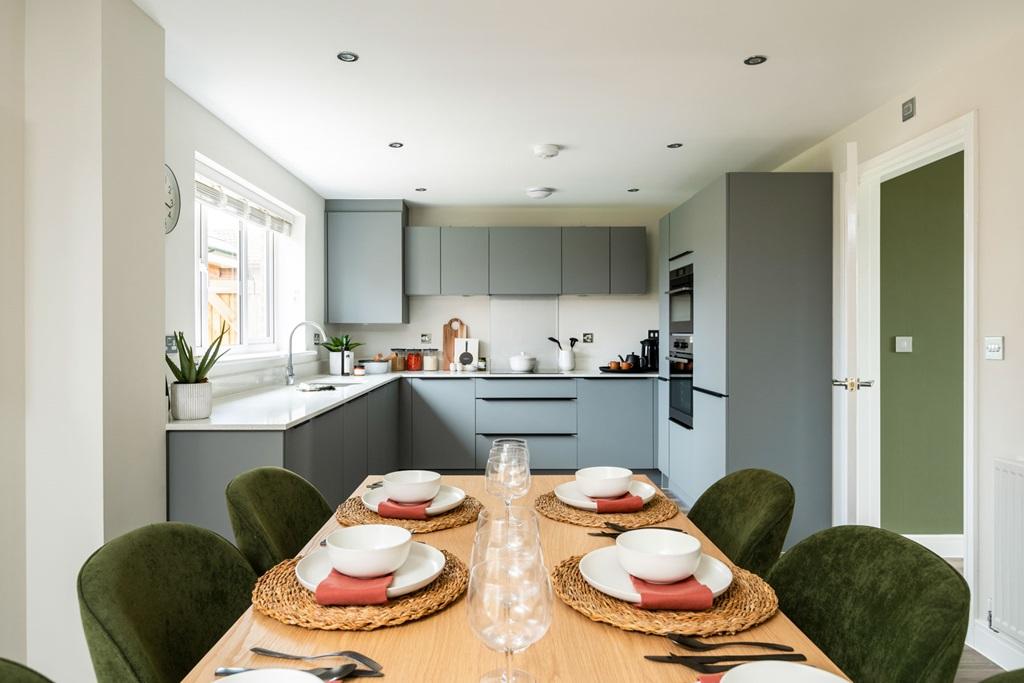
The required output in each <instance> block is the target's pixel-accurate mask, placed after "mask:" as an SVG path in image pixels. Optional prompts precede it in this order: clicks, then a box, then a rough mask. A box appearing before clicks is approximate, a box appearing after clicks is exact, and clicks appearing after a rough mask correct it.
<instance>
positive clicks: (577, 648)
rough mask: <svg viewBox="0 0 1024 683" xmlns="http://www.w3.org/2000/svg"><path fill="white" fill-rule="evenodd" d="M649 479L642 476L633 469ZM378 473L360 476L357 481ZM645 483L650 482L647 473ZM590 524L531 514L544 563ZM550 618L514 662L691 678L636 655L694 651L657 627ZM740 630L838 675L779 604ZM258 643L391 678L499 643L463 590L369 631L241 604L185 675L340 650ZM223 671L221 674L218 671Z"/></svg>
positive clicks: (679, 521) (536, 669)
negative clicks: (265, 652) (423, 612)
mask: <svg viewBox="0 0 1024 683" xmlns="http://www.w3.org/2000/svg"><path fill="white" fill-rule="evenodd" d="M572 478H573V477H572V476H571V475H535V476H534V477H533V482H532V485H531V488H530V493H529V495H528V496H527V497H526V498H524V499H520V500H518V501H516V504H519V505H524V506H530V507H532V506H533V501H534V499H535V498H536V497H537V496H539V495H541V494H543V493H547V492H548V491H551V490H552V489H554V487H555V486H557V485H558V484H561V483H563V482H566V481H570V480H572ZM641 478H642V479H644V480H646V481H648V482H650V480H649V479H646V478H645V477H641ZM379 479H380V475H377V476H372V475H371V476H370V477H368V478H367V479H366V480H365V481H364V482H363V483H362V484H360V486H359V488H358V489H357V490H356V492H355V495H361V494H362V492H363V491H364V490H365V489H364V486H365V485H367V484H369V483H370V482H372V481H377V480H379ZM444 482H445V483H446V484H449V485H451V486H458V487H459V488H461V489H463V490H465V491H466V493H467V494H469V495H471V496H475V497H476V498H477V499H478V500H480V502H481V503H483V505H484V506H486V507H490V508H500V507H501V505H502V502H501V501H500V500H498V499H497V498H494V497H492V496H489V495H488V494H487V493H485V491H484V479H483V477H482V476H480V475H463V476H445V477H444ZM650 483H652V484H653V482H650ZM658 526H672V527H676V528H679V529H683V530H685V531H687V532H688V533H690V534H692V535H694V536H696V537H697V538H699V539H700V540H701V542H702V543H703V548H704V551H705V552H707V553H709V554H711V555H713V556H715V557H717V558H719V559H721V560H723V561H725V562H729V560H728V558H726V557H725V555H723V554H722V552H721V551H720V550H719V549H718V548H717V547H715V545H714V544H713V543H711V542H710V541H709V540H708V539H707V537H705V536H704V534H702V533H701V531H700V529H698V528H697V527H696V526H694V525H693V524H692V523H691V522H690V520H689V519H687V517H686V516H685V515H683V514H682V513H680V514H679V515H676V516H675V517H674V518H673V519H671V520H668V521H667V522H661V523H659V524H658ZM338 528H339V524H338V522H337V521H336V520H335V519H334V517H333V516H332V517H331V519H329V520H327V521H326V523H325V524H324V525H323V527H322V528H321V529H320V530H319V531H318V532H317V534H316V535H315V536H314V537H313V538H311V539H310V540H309V543H308V544H307V545H306V547H305V548H303V550H302V553H300V554H305V553H307V552H309V551H311V550H314V549H316V548H317V547H318V546H319V543H320V540H321V539H323V538H324V537H326V536H327V535H328V534H329V533H331V532H332V531H334V530H335V529H338ZM474 530H475V526H474V525H473V524H467V525H465V526H461V527H458V528H455V529H447V530H444V531H436V532H433V533H429V534H417V535H416V536H415V537H414V538H415V540H418V541H423V542H424V543H428V544H430V545H432V546H434V547H436V548H443V549H445V550H448V551H450V552H451V553H453V554H454V555H456V556H457V557H459V558H461V559H462V560H463V561H464V562H467V563H468V560H469V554H470V549H471V547H472V544H473V535H474ZM591 531H595V529H593V528H588V527H581V526H575V525H572V524H565V523H562V522H556V521H554V520H551V519H548V518H547V517H544V516H543V515H541V516H540V534H541V543H542V545H543V549H544V557H545V558H546V560H547V562H548V565H549V566H548V569H549V570H550V569H551V568H552V567H553V566H554V565H555V564H557V563H558V562H560V561H561V560H563V559H565V558H566V557H569V556H572V555H584V554H586V553H588V552H590V551H591V550H596V549H598V548H602V547H605V546H607V545H608V544H609V543H611V542H612V541H610V540H609V539H607V538H600V537H594V536H588V535H587V534H588V532H591ZM554 603H555V604H554V611H553V615H552V620H551V628H550V629H549V630H548V633H547V635H545V636H544V638H543V639H541V640H540V641H539V642H538V643H536V644H535V645H533V646H531V647H530V648H529V649H528V650H526V651H525V652H521V653H518V654H516V655H515V666H516V668H519V669H525V670H526V671H528V672H530V673H531V674H533V676H534V678H536V680H538V681H543V682H546V683H580V682H581V681H586V682H601V681H623V682H625V681H682V682H687V681H696V680H697V678H698V675H697V674H696V673H695V672H693V671H691V670H690V669H688V668H686V667H684V666H682V665H680V664H663V663H656V662H651V661H648V660H646V659H644V655H664V654H669V653H673V654H700V653H690V652H687V651H685V650H683V649H682V648H680V647H678V646H675V645H674V644H672V643H670V642H669V641H668V640H667V639H666V638H664V637H662V636H655V635H646V634H643V633H636V632H630V631H623V630H620V629H618V628H616V627H614V626H610V625H608V624H603V623H599V622H594V621H591V620H590V619H588V618H587V617H585V616H583V615H582V614H580V613H579V612H576V611H575V610H573V609H572V608H570V607H569V606H568V605H565V604H564V603H563V602H562V601H561V600H559V599H558V597H557V596H556V597H555V599H554ZM730 639H732V640H736V639H739V637H738V636H721V637H719V638H710V639H708V640H714V641H729V640H730ZM742 639H743V640H757V641H769V642H774V643H785V644H787V645H791V646H792V647H794V648H795V649H796V652H799V653H802V654H804V655H806V656H807V663H808V664H810V665H812V666H815V667H818V668H821V669H824V670H826V671H830V672H832V673H835V674H838V675H840V676H841V675H842V672H841V671H840V670H839V668H838V667H836V665H835V664H833V663H832V661H831V660H829V658H828V657H827V656H826V655H825V653H823V652H822V651H821V650H819V649H818V648H817V647H816V646H815V645H814V643H813V642H811V640H810V639H809V638H808V637H807V636H806V635H804V634H803V633H802V632H801V631H800V629H798V628H797V627H796V625H794V624H793V622H792V621H790V620H789V619H788V618H787V617H786V615H785V614H783V613H782V612H778V613H776V614H775V615H774V616H773V617H771V618H770V619H768V620H767V621H765V622H764V623H762V624H760V625H759V626H756V627H754V628H752V629H749V630H748V631H745V632H743V634H742ZM254 646H260V647H264V648H269V649H272V650H277V651H281V652H288V653H293V654H302V655H314V654H319V653H325V652H335V651H338V650H356V651H358V652H362V653H364V654H366V655H368V656H370V657H372V658H373V659H375V660H377V661H378V662H380V663H381V664H382V665H383V670H384V674H385V678H386V680H388V681H392V682H393V683H406V682H409V683H414V682H415V683H424V682H429V683H433V682H442V681H444V682H447V681H453V682H454V681H459V682H462V681H465V682H475V681H477V680H479V678H480V676H482V675H483V674H484V673H486V672H488V671H491V670H493V669H496V668H499V667H502V666H503V665H504V656H503V655H502V654H501V653H498V652H493V651H491V650H489V649H488V648H487V647H486V646H485V645H484V644H483V643H482V642H481V641H479V640H477V639H476V637H475V636H474V635H473V632H472V631H471V630H470V627H469V623H468V620H467V618H466V598H465V595H463V596H462V597H461V598H459V600H458V601H456V602H455V603H454V604H452V605H451V606H449V607H448V608H447V609H445V610H442V611H441V612H439V613H437V614H434V615H431V616H429V617H426V618H424V619H420V620H418V621H412V622H408V623H405V624H402V625H400V626H393V627H389V628H381V629H377V630H373V631H321V630H311V629H305V628H302V627H299V626H289V625H286V624H282V623H280V622H278V621H275V620H273V619H271V618H269V617H266V616H263V615H262V614H259V613H257V612H255V611H254V610H253V609H252V607H250V608H249V609H247V610H246V611H245V612H244V613H243V614H242V615H241V616H240V617H239V618H238V620H237V621H236V622H235V623H234V625H233V626H232V627H231V628H230V629H229V630H228V631H227V633H225V634H224V635H223V636H222V637H221V639H220V640H219V641H217V643H216V645H214V646H213V648H212V649H211V650H210V651H209V652H207V653H206V655H205V656H204V657H203V658H202V660H200V661H199V663H198V664H197V665H196V666H195V668H194V669H193V670H192V671H191V672H190V673H189V675H188V676H187V677H186V678H185V679H184V680H185V681H202V682H203V683H208V682H209V681H213V680H215V677H214V670H215V669H216V668H217V667H220V666H233V667H286V668H308V667H312V666H322V665H324V664H325V663H327V664H331V663H334V664H337V663H342V662H341V661H340V660H334V659H331V660H319V661H318V662H316V663H308V662H295V661H289V660H283V659H272V658H269V657H264V656H260V655H255V654H253V653H251V652H250V651H249V648H251V647H254ZM753 652H757V653H760V654H764V653H765V652H766V651H765V650H759V649H756V648H748V647H737V646H732V647H729V648H728V649H726V648H723V649H721V650H716V651H715V653H716V654H718V653H721V654H740V653H753ZM217 680H223V679H217Z"/></svg>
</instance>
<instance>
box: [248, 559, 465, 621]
mask: <svg viewBox="0 0 1024 683" xmlns="http://www.w3.org/2000/svg"><path fill="white" fill-rule="evenodd" d="M441 552H442V553H444V557H445V564H444V569H443V570H442V571H441V575H440V576H438V577H437V578H436V579H434V581H433V582H432V583H430V584H429V585H428V586H426V587H424V588H421V589H420V590H418V591H416V592H414V593H409V594H408V595H403V596H402V597H400V598H395V599H394V600H390V601H389V602H388V603H387V604H385V605H368V606H366V607H324V606H322V605H319V604H317V601H316V599H315V598H314V597H313V593H312V592H310V591H309V590H307V589H306V588H304V587H303V586H302V584H300V583H299V580H298V579H296V578H295V565H296V564H298V562H299V559H301V558H295V559H293V560H285V561H284V562H282V563H280V564H279V565H277V566H275V567H273V568H271V569H270V571H268V572H267V573H266V574H264V575H263V576H261V577H260V578H259V580H257V581H256V586H255V587H254V588H253V589H252V606H253V608H254V609H255V610H256V611H257V612H259V613H260V614H264V615H266V616H268V617H270V618H271V619H276V620H277V621H280V622H281V623H283V624H291V625H294V626H301V627H303V628H315V629H322V630H325V631H372V630H373V629H375V628H382V627H384V626H397V625H399V624H404V623H405V622H407V621H413V620H414V619H422V618H423V617H425V616H427V615H430V614H433V613H434V612H439V611H441V610H443V609H444V608H445V607H447V606H448V605H450V604H451V603H453V602H455V600H457V599H458V597H459V596H460V595H462V593H463V592H464V591H465V590H466V584H468V583H469V570H468V569H467V568H466V565H465V564H464V563H463V562H462V560H460V559H459V558H457V557H455V556H454V555H452V554H451V553H450V552H448V551H447V550H442V551H441Z"/></svg>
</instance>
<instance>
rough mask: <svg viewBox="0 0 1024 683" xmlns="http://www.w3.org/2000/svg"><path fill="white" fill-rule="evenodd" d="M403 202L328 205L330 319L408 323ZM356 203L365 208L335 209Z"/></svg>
mask: <svg viewBox="0 0 1024 683" xmlns="http://www.w3.org/2000/svg"><path fill="white" fill-rule="evenodd" d="M397 204H398V205H400V207H399V208H398V210H394V209H395V208H396V203H395V202H382V203H380V204H379V205H374V204H372V203H367V202H354V203H349V204H346V203H345V202H344V201H341V200H331V201H329V202H328V203H327V208H328V211H327V231H326V233H327V234H326V240H327V244H326V257H327V258H326V290H327V291H326V298H327V322H329V323H405V322H407V321H408V306H407V300H406V296H405V286H404V277H405V273H404V265H403V259H402V252H403V251H404V250H403V249H401V248H395V245H401V244H403V242H404V228H405V221H406V212H405V209H404V204H402V203H401V202H398V203H397ZM377 206H379V208H380V210H373V209H374V208H375V207H377ZM350 207H351V208H353V209H355V208H359V209H361V210H332V209H333V208H350ZM384 209H387V210H384Z"/></svg>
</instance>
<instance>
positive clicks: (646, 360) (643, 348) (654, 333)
mask: <svg viewBox="0 0 1024 683" xmlns="http://www.w3.org/2000/svg"><path fill="white" fill-rule="evenodd" d="M640 369H641V370H643V371H644V372H657V371H658V330H647V339H641V340H640Z"/></svg>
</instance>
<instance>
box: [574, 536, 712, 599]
mask: <svg viewBox="0 0 1024 683" xmlns="http://www.w3.org/2000/svg"><path fill="white" fill-rule="evenodd" d="M580 573H581V574H583V578H584V580H586V582H587V583H589V584H590V585H591V586H593V587H594V588H596V589H597V590H599V591H601V592H602V593H604V594H605V595H610V596H612V597H613V598H618V599H619V600H625V601H626V602H632V603H636V604H639V603H640V594H639V593H637V592H636V589H635V588H633V582H632V581H630V580H629V574H627V573H626V570H625V569H623V568H622V565H621V564H619V557H618V554H617V552H616V549H615V546H613V545H612V546H608V547H607V548H600V549H598V550H593V551H591V552H589V553H587V554H586V555H584V556H583V559H582V560H580ZM693 575H694V577H696V579H697V580H698V581H700V582H701V583H702V584H704V585H705V586H707V587H708V589H709V590H710V591H711V594H712V595H713V596H714V597H716V598H717V597H718V596H719V595H721V594H722V593H724V592H725V591H726V589H728V588H729V585H730V584H731V583H732V570H731V569H729V567H728V566H727V565H726V564H725V563H724V562H722V561H721V560H716V559H715V558H713V557H711V556H710V555H707V554H704V555H701V557H700V564H698V565H697V571H695V572H694V573H693Z"/></svg>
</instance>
